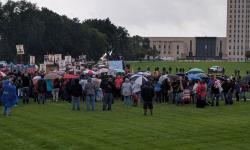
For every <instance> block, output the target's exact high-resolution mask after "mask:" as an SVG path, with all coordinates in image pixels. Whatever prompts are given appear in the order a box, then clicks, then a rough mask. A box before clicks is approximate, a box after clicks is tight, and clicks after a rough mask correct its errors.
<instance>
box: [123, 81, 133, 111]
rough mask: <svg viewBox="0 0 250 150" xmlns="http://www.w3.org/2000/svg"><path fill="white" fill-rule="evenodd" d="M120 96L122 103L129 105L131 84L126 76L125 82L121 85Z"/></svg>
mask: <svg viewBox="0 0 250 150" xmlns="http://www.w3.org/2000/svg"><path fill="white" fill-rule="evenodd" d="M121 90H122V96H123V97H124V105H125V106H131V96H132V84H131V83H130V82H129V79H128V78H126V79H125V82H124V83H123V84H122V87H121Z"/></svg>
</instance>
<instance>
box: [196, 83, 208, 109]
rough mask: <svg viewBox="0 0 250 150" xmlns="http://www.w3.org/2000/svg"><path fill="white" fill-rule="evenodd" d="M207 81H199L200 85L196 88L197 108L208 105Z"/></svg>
mask: <svg viewBox="0 0 250 150" xmlns="http://www.w3.org/2000/svg"><path fill="white" fill-rule="evenodd" d="M206 95H207V93H206V83H205V82H204V81H201V82H199V83H198V86H197V88H196V96H197V100H196V107H197V108H204V107H205V105H206Z"/></svg>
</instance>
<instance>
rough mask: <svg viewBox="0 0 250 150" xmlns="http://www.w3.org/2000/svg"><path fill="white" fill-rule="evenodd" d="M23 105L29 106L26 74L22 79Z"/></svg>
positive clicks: (28, 83)
mask: <svg viewBox="0 0 250 150" xmlns="http://www.w3.org/2000/svg"><path fill="white" fill-rule="evenodd" d="M22 87H23V88H22V90H23V104H29V96H30V95H29V91H30V88H29V87H30V78H29V75H28V74H27V73H25V74H24V77H23V78H22Z"/></svg>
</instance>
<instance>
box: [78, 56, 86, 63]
mask: <svg viewBox="0 0 250 150" xmlns="http://www.w3.org/2000/svg"><path fill="white" fill-rule="evenodd" d="M86 59H87V56H86V55H80V56H79V61H80V62H85V61H86Z"/></svg>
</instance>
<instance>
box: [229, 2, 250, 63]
mask: <svg viewBox="0 0 250 150" xmlns="http://www.w3.org/2000/svg"><path fill="white" fill-rule="evenodd" d="M227 8H228V9H227V55H228V60H229V61H245V60H246V56H245V53H246V51H249V50H250V40H249V36H250V32H249V25H250V22H249V20H250V0H228V1H227Z"/></svg>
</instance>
